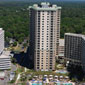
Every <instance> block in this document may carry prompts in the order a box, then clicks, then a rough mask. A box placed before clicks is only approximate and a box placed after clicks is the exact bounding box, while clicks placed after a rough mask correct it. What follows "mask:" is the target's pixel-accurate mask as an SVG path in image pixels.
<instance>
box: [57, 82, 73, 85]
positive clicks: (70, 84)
mask: <svg viewBox="0 0 85 85" xmlns="http://www.w3.org/2000/svg"><path fill="white" fill-rule="evenodd" d="M61 84H62V83H61V82H57V84H56V85H61ZM62 85H72V83H63V84H62Z"/></svg>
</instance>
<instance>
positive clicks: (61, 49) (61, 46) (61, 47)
mask: <svg viewBox="0 0 85 85" xmlns="http://www.w3.org/2000/svg"><path fill="white" fill-rule="evenodd" d="M63 58H64V39H60V40H59V47H58V59H63Z"/></svg>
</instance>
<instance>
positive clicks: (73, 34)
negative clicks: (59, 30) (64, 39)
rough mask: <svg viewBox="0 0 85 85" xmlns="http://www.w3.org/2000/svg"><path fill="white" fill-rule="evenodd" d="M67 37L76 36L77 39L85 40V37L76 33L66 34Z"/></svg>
mask: <svg viewBox="0 0 85 85" xmlns="http://www.w3.org/2000/svg"><path fill="white" fill-rule="evenodd" d="M65 35H70V36H75V37H81V38H83V39H84V40H85V35H82V34H75V33H65Z"/></svg>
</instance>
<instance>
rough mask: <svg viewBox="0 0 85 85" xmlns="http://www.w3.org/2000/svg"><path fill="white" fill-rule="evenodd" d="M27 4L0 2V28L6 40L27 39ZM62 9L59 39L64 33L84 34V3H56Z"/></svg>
mask: <svg viewBox="0 0 85 85" xmlns="http://www.w3.org/2000/svg"><path fill="white" fill-rule="evenodd" d="M32 4H33V3H31V4H30V3H27V2H0V28H3V29H4V30H5V37H6V39H8V38H12V39H15V40H16V41H18V42H23V40H24V39H25V38H28V37H29V10H28V9H27V8H28V6H29V5H32ZM55 4H57V5H58V6H61V7H62V15H61V38H63V37H64V33H66V32H74V33H79V34H80V33H81V34H85V2H56V3H55Z"/></svg>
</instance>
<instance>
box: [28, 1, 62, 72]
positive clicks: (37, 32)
mask: <svg viewBox="0 0 85 85" xmlns="http://www.w3.org/2000/svg"><path fill="white" fill-rule="evenodd" d="M29 13H30V54H31V56H32V59H34V69H35V70H36V71H39V70H41V71H48V70H55V57H56V55H58V46H59V38H60V18H61V7H58V6H57V5H52V4H50V3H45V2H44V3H41V4H34V5H33V6H30V7H29Z"/></svg>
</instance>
